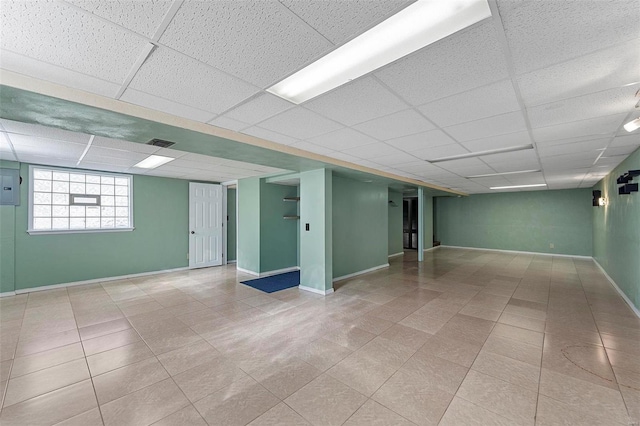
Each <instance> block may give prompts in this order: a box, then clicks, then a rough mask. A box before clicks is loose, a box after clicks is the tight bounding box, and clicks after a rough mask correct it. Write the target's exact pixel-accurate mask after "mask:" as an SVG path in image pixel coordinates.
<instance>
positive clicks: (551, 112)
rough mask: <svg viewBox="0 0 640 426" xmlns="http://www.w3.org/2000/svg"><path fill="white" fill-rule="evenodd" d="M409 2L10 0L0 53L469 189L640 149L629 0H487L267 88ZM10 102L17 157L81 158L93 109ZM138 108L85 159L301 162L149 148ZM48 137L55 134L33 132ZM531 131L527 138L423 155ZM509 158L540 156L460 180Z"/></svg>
mask: <svg viewBox="0 0 640 426" xmlns="http://www.w3.org/2000/svg"><path fill="white" fill-rule="evenodd" d="M409 3H411V1H404V0H390V1H389V0H378V1H375V2H372V1H370V0H351V1H339V0H331V1H327V0H307V1H290V0H281V1H216V2H202V1H190V0H185V1H151V0H142V1H125V2H95V1H83V0H73V1H34V2H23V1H6V2H3V4H2V18H1V19H2V28H1V30H0V31H1V34H0V48H1V54H2V60H1V61H0V68H2V69H3V70H6V71H10V72H12V73H15V74H19V75H23V76H28V77H32V78H35V79H38V80H43V81H46V82H50V83H54V84H57V85H61V86H65V87H67V88H69V89H70V90H80V91H84V92H89V93H90V94H93V95H96V96H98V97H104V98H110V99H118V100H119V101H122V102H124V103H128V104H133V105H138V106H141V107H145V108H150V109H153V110H156V111H160V112H162V113H166V114H169V115H171V116H175V117H180V118H185V119H189V120H193V121H196V122H199V123H205V124H208V125H211V126H217V127H220V128H224V129H229V130H231V131H233V132H237V134H238V135H239V137H238V138H237V139H239V140H243V137H244V136H243V135H250V136H254V137H257V138H260V139H263V140H267V141H270V142H274V143H276V144H279V145H277V146H285V147H292V148H297V149H300V150H303V151H307V152H310V153H314V154H320V155H323V156H326V157H329V158H332V159H336V160H339V161H346V162H348V163H351V164H354V165H355V167H367V168H370V169H373V170H376V171H379V172H381V173H385V174H393V175H396V176H399V177H403V178H408V179H415V180H417V181H423V182H427V183H430V184H433V185H439V186H442V187H446V188H451V189H454V190H456V191H462V192H466V193H483V192H489V191H490V190H489V187H491V186H507V185H521V184H536V183H546V184H547V187H548V188H549V189H562V188H585V187H591V186H592V185H593V184H595V183H596V182H597V181H598V180H600V179H601V178H602V177H603V176H605V175H606V174H607V173H608V172H610V171H611V170H612V169H613V168H614V167H615V166H616V165H617V164H619V163H620V162H621V161H622V160H623V159H624V158H626V157H627V156H628V155H629V154H630V153H631V152H633V151H634V150H636V149H637V148H638V147H640V134H638V133H637V132H636V133H632V134H629V133H627V132H625V131H624V130H623V129H622V125H623V124H624V123H626V122H627V121H630V120H631V119H633V118H636V117H638V116H640V110H636V109H635V108H634V107H635V106H636V104H637V103H638V101H639V100H640V99H639V98H637V97H636V96H635V94H636V92H637V91H638V90H639V89H640V53H639V52H640V7H638V4H637V1H636V0H610V1H601V0H579V1H578V0H568V1H558V0H536V1H527V0H524V1H514V0H498V1H491V2H490V5H491V9H492V17H491V18H489V19H486V20H484V21H482V22H480V23H478V24H476V25H473V26H472V27H470V28H467V29H465V30H463V31H460V32H458V33H456V34H453V35H452V36H449V37H447V38H445V39H443V40H440V41H438V42H436V43H434V44H432V45H431V46H428V47H426V48H423V49H421V50H419V51H417V52H415V53H413V54H411V55H409V56H407V57H405V58H403V59H400V60H398V61H396V62H394V63H392V64H389V65H387V66H385V67H383V68H381V69H378V70H376V71H374V72H372V73H370V74H368V75H366V76H364V77H362V78H359V79H357V80H354V81H353V82H351V83H349V84H347V85H344V86H342V87H339V88H337V89H335V90H333V91H331V92H329V93H326V94H324V95H321V96H319V97H317V98H315V99H312V100H309V101H307V102H305V103H303V104H301V105H298V106H296V105H294V104H291V103H289V102H287V101H284V100H282V99H280V98H278V97H276V96H273V95H271V94H269V93H267V92H266V91H265V89H267V88H268V87H270V86H271V85H272V84H274V83H276V82H278V81H279V80H281V79H283V78H284V77H287V76H288V75H290V74H292V73H293V72H295V71H297V70H299V69H300V68H302V67H304V66H305V65H307V64H308V63H310V62H312V61H313V60H315V59H317V58H318V57H320V56H322V55H324V54H326V53H328V52H330V51H332V50H333V49H335V48H336V47H338V46H340V45H342V44H343V43H345V42H346V41H348V40H350V39H352V38H353V37H355V36H356V35H358V34H360V33H362V32H363V31H365V30H366V29H368V28H370V27H372V26H374V25H375V24H377V23H379V22H381V21H382V20H384V19H386V18H387V17H389V16H391V15H392V14H394V13H396V12H397V11H398V10H401V9H402V8H404V7H406V6H407V5H408V4H409ZM149 43H153V45H154V46H155V48H154V49H153V51H152V52H151V54H150V55H149V56H148V57H145V55H146V53H147V52H148V51H149V48H150V45H149ZM23 89H24V88H23ZM7 90H8V89H6V88H3V91H7ZM27 90H28V89H27ZM34 91H37V90H35V89H34ZM10 107H11V106H8V107H7V106H5V107H3V108H2V114H3V115H2V117H3V118H5V119H10V120H4V121H3V122H2V123H3V126H4V127H5V132H4V133H3V134H4V137H3V138H2V139H1V140H0V149H1V150H0V154H1V155H2V157H3V158H8V159H11V157H10V155H14V156H15V155H18V157H19V159H20V161H25V162H42V161H45V160H46V159H55V161H59V162H61V164H64V165H70V163H72V162H73V161H74V159H75V161H76V162H77V161H78V159H79V157H78V152H80V155H82V154H83V152H84V149H85V148H86V147H87V146H88V144H89V139H88V138H89V137H90V136H89V135H87V134H86V132H85V133H83V131H86V129H87V127H88V126H87V124H86V121H92V123H93V127H94V130H95V127H96V125H97V124H99V122H100V121H99V120H100V119H101V118H103V117H102V116H100V115H99V114H98V115H95V114H94V115H93V116H91V114H93V112H92V110H90V109H87V113H86V114H85V116H82V117H81V116H79V115H78V114H69V115H66V116H65V114H63V113H61V112H60V111H59V110H52V109H46V108H43V109H41V110H40V111H38V114H34V111H33V109H32V110H31V112H32V113H33V114H31V115H30V116H28V117H27V116H26V114H23V115H22V116H21V115H20V112H19V111H9V112H8V113H7V111H8V109H9V108H10ZM83 120H84V121H85V122H82V121H83ZM15 121H28V122H31V123H39V124H43V125H47V126H53V127H60V128H65V129H68V130H72V131H74V130H75V131H76V132H77V131H79V132H80V133H82V134H85V136H86V140H85V141H79V140H77V139H74V137H75V136H74V135H70V134H63V133H57V134H47V135H29V136H31V139H30V140H27V139H29V138H25V137H21V135H20V132H13V131H12V130H11V129H10V128H11V126H14V127H15V126H19V123H18V124H15V123H14V122H15ZM134 122H136V120H133V119H132V120H131V121H128V120H127V119H126V116H124V115H123V117H122V122H121V124H120V125H119V126H112V127H105V128H104V129H102V131H100V129H98V131H94V132H90V133H91V134H94V135H97V136H96V137H95V138H94V139H93V142H92V143H91V145H90V146H89V149H88V150H87V152H86V153H85V155H84V157H83V158H82V161H81V162H80V163H79V164H78V166H79V167H80V166H82V167H85V168H101V169H106V168H107V167H110V168H111V169H113V170H114V171H126V170H131V165H132V164H135V162H137V161H134V160H136V159H138V158H140V157H141V156H144V155H147V154H151V153H156V154H160V155H164V154H163V152H165V153H167V152H168V151H170V152H169V153H170V154H172V155H171V156H176V158H177V160H175V161H173V162H171V163H169V164H167V165H165V166H162V167H160V168H158V169H156V170H155V171H152V172H148V174H151V173H156V174H159V173H161V172H162V173H164V174H163V175H165V176H170V177H182V178H189V179H196V178H198V176H203V174H200V170H202V171H205V172H206V171H207V170H209V169H210V166H220V169H219V175H217V176H216V177H215V180H223V179H224V180H227V178H241V177H247V176H249V175H251V176H253V175H257V174H260V173H262V174H268V173H274V172H277V171H279V170H282V169H288V170H291V169H293V170H299V169H300V167H297V168H296V167H290V165H291V161H290V159H289V160H287V161H288V162H287V161H284V162H283V161H280V160H279V159H281V157H278V156H271V155H270V154H267V153H264V156H263V157H261V159H260V161H253V160H255V158H253V159H251V158H250V156H247V157H246V158H245V157H242V155H240V154H238V155H236V151H237V152H244V151H243V150H244V149H245V148H244V147H242V145H243V143H242V142H237V143H235V145H236V146H233V144H231V145H229V146H227V145H224V144H222V143H221V145H220V146H223V145H224V146H225V148H224V149H222V148H220V149H219V150H218V151H216V152H215V153H214V152H206V150H204V152H203V153H199V152H185V151H181V149H180V148H179V147H178V146H176V147H175V148H176V149H171V150H163V149H156V148H151V147H145V146H144V145H141V143H140V142H142V141H141V140H138V139H136V135H134V134H132V133H131V131H130V130H129V129H128V128H127V126H134V125H135V123H134ZM5 124H6V125H5ZM212 128H213V127H212ZM50 132H62V131H61V130H55V129H51V130H50ZM27 133H28V132H27ZM12 134H13V135H14V136H12ZM25 134H26V133H24V132H23V133H22V136H24V135H25ZM230 134H231V133H230ZM7 135H8V138H9V139H10V140H11V144H13V147H14V151H11V148H10V145H9V142H8V141H7V140H5V139H7ZM14 138H16V141H15V142H14V141H13V139H14ZM43 138H44V139H47V138H49V139H50V140H53V141H55V143H51V144H49V143H47V144H43V143H38V142H37V141H38V140H42V139H43ZM196 139H197V138H196ZM232 139H233V138H232ZM34 141H35V142H34ZM124 141H129V143H130V144H133V145H129V144H127V142H124ZM197 142H198V141H197V140H196V141H194V142H193V143H197ZM200 142H201V143H206V141H204V140H202V141H200ZM83 144H84V145H83ZM526 144H533V146H534V149H533V150H529V151H520V152H512V153H505V154H495V155H489V156H483V157H479V158H470V159H464V160H455V161H450V162H443V163H438V164H430V163H429V162H427V161H425V160H428V159H433V158H439V157H446V156H452V155H459V154H465V153H469V152H478V151H487V150H492V149H500V148H506V147H510V146H515V145H526ZM125 145H126V146H125ZM16 147H18V148H16ZM136 149H137V151H136ZM149 149H153V152H151V151H150V150H149ZM283 149H284V148H283ZM117 151H122V152H126V154H123V153H122V152H117ZM192 151H193V150H192ZM254 155H255V153H254ZM177 156H179V157H177ZM58 157H64V158H58ZM207 157H211V158H207ZM243 158H244V159H245V160H250V161H242V160H243ZM225 159H227V160H228V159H232V160H231V161H237V162H239V163H242V164H234V163H231V164H230V165H229V164H225V163H224V161H225ZM67 160H68V161H67ZM271 160H272V161H271ZM50 161H53V160H50ZM65 161H67V162H65ZM138 161H139V160H138ZM228 161H229V160H228ZM300 161H301V162H304V161H305V160H304V159H301V160H300ZM132 162H133V163H132ZM341 164H343V163H341ZM194 165H195V166H194ZM198 165H199V167H200V168H198V167H196V166H198ZM283 166H284V167H283ZM225 167H226V168H225ZM243 170H244V171H243ZM518 170H540V171H539V172H533V173H529V174H512V175H504V176H492V177H483V178H468V177H469V176H475V175H483V174H495V173H502V172H511V171H518ZM187 172H188V173H187ZM189 173H191V174H189ZM216 173H218V172H216ZM247 173H249V174H247ZM191 176H194V177H191ZM525 190H526V189H525Z"/></svg>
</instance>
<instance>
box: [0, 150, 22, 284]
mask: <svg viewBox="0 0 640 426" xmlns="http://www.w3.org/2000/svg"><path fill="white" fill-rule="evenodd" d="M0 168H5V169H19V168H20V164H19V163H16V162H13V161H5V160H0ZM20 202H21V203H24V202H25V200H24V199H21V200H20ZM15 224H16V207H15V206H0V293H7V292H12V291H14V290H15V285H16V282H15V267H16V264H15V262H16V251H15V242H16V240H15V238H16V231H15Z"/></svg>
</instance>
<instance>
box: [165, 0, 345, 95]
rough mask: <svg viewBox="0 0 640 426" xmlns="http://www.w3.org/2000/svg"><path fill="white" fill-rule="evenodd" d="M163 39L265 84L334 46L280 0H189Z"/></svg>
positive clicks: (224, 69) (194, 55)
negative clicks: (255, 0)
mask: <svg viewBox="0 0 640 426" xmlns="http://www.w3.org/2000/svg"><path fill="white" fill-rule="evenodd" d="M160 43H162V44H164V45H167V46H169V47H172V48H174V49H176V50H178V51H181V52H184V53H186V54H187V55H189V56H191V57H193V58H196V59H198V60H200V61H202V62H204V63H207V64H209V65H212V66H214V67H216V68H219V69H221V70H223V71H226V72H228V73H229V74H231V75H235V76H237V77H239V78H241V79H243V80H245V81H248V82H250V83H253V84H255V85H257V86H259V87H261V88H265V87H268V86H270V85H272V84H273V83H276V82H277V81H279V80H280V79H282V78H284V77H286V76H287V75H289V74H290V73H292V72H293V71H296V70H298V69H299V68H301V67H302V66H303V65H306V64H307V63H308V62H310V61H312V60H313V59H315V58H317V57H318V56H320V55H322V54H323V53H325V52H327V51H328V50H329V49H331V48H332V47H333V45H332V44H331V43H330V42H329V41H327V40H326V39H325V38H324V37H322V36H321V35H320V34H318V33H317V32H316V31H314V30H313V29H312V28H311V27H309V26H308V25H307V24H305V23H304V22H303V21H302V20H301V19H300V18H298V17H297V16H296V15H294V14H293V13H292V12H291V11H290V10H289V9H287V8H286V7H285V6H284V5H283V4H281V3H279V2H277V1H259V2H251V1H212V2H204V1H194V2H184V3H183V4H182V6H181V7H180V9H179V10H178V13H177V14H176V16H175V17H174V18H173V20H172V21H171V23H170V24H169V26H168V27H167V29H166V31H165V32H164V34H163V35H162V37H161V38H160Z"/></svg>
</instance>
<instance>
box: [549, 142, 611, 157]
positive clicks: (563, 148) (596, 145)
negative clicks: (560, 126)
mask: <svg viewBox="0 0 640 426" xmlns="http://www.w3.org/2000/svg"><path fill="white" fill-rule="evenodd" d="M608 144H609V139H593V140H589V141H584V142H576V143H563V144H554V145H551V144H549V145H546V144H545V145H540V146H538V152H539V153H540V157H553V156H554V155H563V154H574V153H578V152H585V151H594V150H597V149H600V148H602V149H603V148H606V147H607V145H608Z"/></svg>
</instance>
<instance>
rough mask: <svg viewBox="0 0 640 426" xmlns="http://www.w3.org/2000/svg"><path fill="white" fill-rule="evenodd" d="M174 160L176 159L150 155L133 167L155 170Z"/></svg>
mask: <svg viewBox="0 0 640 426" xmlns="http://www.w3.org/2000/svg"><path fill="white" fill-rule="evenodd" d="M173 160H175V158H171V157H164V156H162V155H150V156H148V157H147V158H145V159H144V160H142V161H141V162H139V163H138V164H135V165H134V166H133V167H138V168H140V169H155V168H156V167H160V166H162V165H163V164H167V163H168V162H169V161H173Z"/></svg>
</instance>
